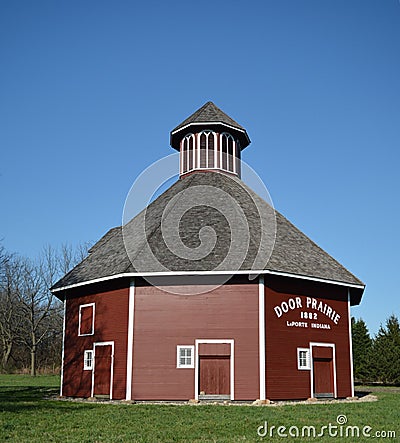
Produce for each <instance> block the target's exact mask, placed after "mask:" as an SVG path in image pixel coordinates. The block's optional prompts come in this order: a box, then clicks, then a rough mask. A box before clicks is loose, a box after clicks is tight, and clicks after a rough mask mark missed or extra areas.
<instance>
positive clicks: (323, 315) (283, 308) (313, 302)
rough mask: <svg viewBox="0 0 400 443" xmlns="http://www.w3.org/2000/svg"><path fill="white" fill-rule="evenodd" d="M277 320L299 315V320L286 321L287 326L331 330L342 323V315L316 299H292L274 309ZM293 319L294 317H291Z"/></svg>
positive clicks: (324, 302) (324, 301)
mask: <svg viewBox="0 0 400 443" xmlns="http://www.w3.org/2000/svg"><path fill="white" fill-rule="evenodd" d="M274 311H275V315H276V316H277V318H283V319H286V314H289V313H292V314H293V313H297V315H298V320H288V319H287V320H286V326H288V327H297V328H315V329H331V323H326V320H331V321H332V322H333V324H334V325H337V324H338V323H339V321H340V317H341V316H340V314H339V313H337V312H336V311H335V309H334V308H333V307H332V306H331V305H330V304H329V303H328V302H327V301H326V300H323V299H322V300H321V299H318V298H314V297H291V298H288V299H287V300H284V301H282V302H281V303H280V304H278V305H276V306H275V307H274ZM291 317H292V316H291Z"/></svg>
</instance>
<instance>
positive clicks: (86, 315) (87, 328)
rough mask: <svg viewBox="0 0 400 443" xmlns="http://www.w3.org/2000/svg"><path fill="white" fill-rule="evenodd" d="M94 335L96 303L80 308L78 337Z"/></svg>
mask: <svg viewBox="0 0 400 443" xmlns="http://www.w3.org/2000/svg"><path fill="white" fill-rule="evenodd" d="M93 334H94V303H88V304H86V305H80V306H79V330H78V335H93Z"/></svg>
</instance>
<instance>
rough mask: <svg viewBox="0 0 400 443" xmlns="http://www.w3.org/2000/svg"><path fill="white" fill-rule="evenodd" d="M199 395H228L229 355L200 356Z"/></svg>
mask: <svg viewBox="0 0 400 443" xmlns="http://www.w3.org/2000/svg"><path fill="white" fill-rule="evenodd" d="M199 366H200V368H199V369H200V380H199V381H200V385H199V392H200V395H220V396H228V397H229V395H230V357H229V356H200V358H199Z"/></svg>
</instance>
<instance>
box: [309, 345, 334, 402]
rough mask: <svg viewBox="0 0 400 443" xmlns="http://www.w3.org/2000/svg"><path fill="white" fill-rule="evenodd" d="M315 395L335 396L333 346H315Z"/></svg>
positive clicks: (321, 396) (318, 396)
mask: <svg viewBox="0 0 400 443" xmlns="http://www.w3.org/2000/svg"><path fill="white" fill-rule="evenodd" d="M313 386H314V397H316V398H324V397H335V385H334V362H333V348H331V347H322V346H321V347H314V348H313Z"/></svg>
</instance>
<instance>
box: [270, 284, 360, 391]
mask: <svg viewBox="0 0 400 443" xmlns="http://www.w3.org/2000/svg"><path fill="white" fill-rule="evenodd" d="M265 286H266V287H265V293H266V302H265V324H266V333H265V340H266V392H267V397H268V398H270V399H303V398H308V397H310V395H311V378H310V377H311V374H310V371H309V370H298V368H297V348H309V346H310V342H321V343H332V344H334V345H335V356H336V376H337V396H338V397H347V396H349V395H351V378H350V350H349V346H350V344H349V329H348V328H349V324H348V304H347V288H344V287H343V288H341V287H337V286H332V285H323V284H317V283H315V284H312V283H307V282H305V281H294V280H292V281H289V279H287V280H285V279H283V278H280V279H278V278H275V277H272V276H270V277H266V279H265ZM296 297H299V300H300V301H299V300H296ZM307 297H309V298H311V299H312V298H317V300H319V301H323V303H325V304H327V305H329V306H330V307H331V309H332V310H334V311H335V312H336V313H337V314H338V315H340V319H339V320H337V324H335V322H334V321H333V320H332V319H331V318H330V317H328V316H327V315H325V314H324V313H323V312H320V311H317V310H315V309H310V308H307V306H306V303H307ZM289 299H292V300H293V301H292V302H289ZM283 302H285V303H286V304H287V305H283V307H284V309H287V310H288V312H287V313H285V312H283V311H282V315H281V317H279V318H278V315H277V313H276V311H275V310H274V308H275V307H276V306H282V303H283ZM296 302H297V303H301V305H302V307H301V308H299V307H297V305H296ZM289 305H291V307H290V306H289ZM291 308H293V309H291ZM301 312H307V316H308V313H311V314H312V316H313V319H312V320H310V319H308V318H307V319H305V318H301V315H302V314H301ZM326 312H328V311H327V310H326ZM278 313H279V310H278ZM314 313H316V314H317V319H316V320H314ZM330 314H331V316H332V315H333V314H332V313H330ZM303 315H304V314H303ZM304 323H307V327H302V326H301V325H300V324H304ZM312 324H326V325H329V327H330V329H320V328H313V327H311V326H312ZM313 350H314V353H316V354H315V355H316V356H317V357H319V356H320V357H321V358H327V357H328V358H329V355H332V348H315V347H313ZM329 353H330V354H329ZM325 354H326V355H325ZM311 364H312V362H311Z"/></svg>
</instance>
